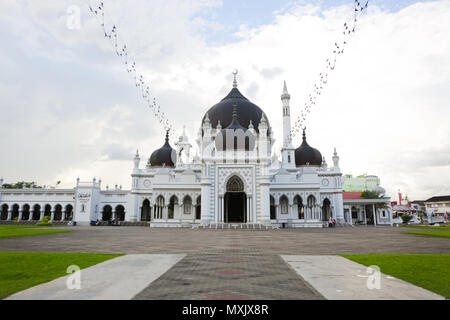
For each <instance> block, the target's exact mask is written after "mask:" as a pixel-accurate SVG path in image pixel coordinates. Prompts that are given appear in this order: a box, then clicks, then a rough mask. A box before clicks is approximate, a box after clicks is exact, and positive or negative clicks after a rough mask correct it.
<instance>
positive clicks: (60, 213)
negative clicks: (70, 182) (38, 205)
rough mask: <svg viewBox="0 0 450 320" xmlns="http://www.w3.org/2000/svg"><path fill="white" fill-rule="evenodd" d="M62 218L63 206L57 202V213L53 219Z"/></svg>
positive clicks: (58, 219)
mask: <svg viewBox="0 0 450 320" xmlns="http://www.w3.org/2000/svg"><path fill="white" fill-rule="evenodd" d="M61 219H62V206H61V205H60V204H57V205H56V206H55V213H54V216H53V220H55V221H60V220H61Z"/></svg>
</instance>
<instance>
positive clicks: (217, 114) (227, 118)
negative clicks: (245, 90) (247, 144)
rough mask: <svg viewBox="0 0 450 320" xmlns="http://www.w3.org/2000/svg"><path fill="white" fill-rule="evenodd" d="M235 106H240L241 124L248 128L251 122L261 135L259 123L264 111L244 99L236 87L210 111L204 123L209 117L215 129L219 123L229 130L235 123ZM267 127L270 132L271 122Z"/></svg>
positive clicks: (238, 113) (238, 112)
mask: <svg viewBox="0 0 450 320" xmlns="http://www.w3.org/2000/svg"><path fill="white" fill-rule="evenodd" d="M235 104H238V106H239V108H238V111H237V115H238V117H239V123H240V124H241V125H242V126H243V127H244V128H248V127H249V125H250V121H251V122H252V124H253V126H254V128H255V131H256V132H258V133H259V122H260V121H261V117H262V115H263V113H264V111H262V110H261V108H260V107H258V106H257V105H256V104H254V103H252V102H250V101H249V100H248V99H247V98H246V97H244V96H243V95H242V93H241V92H240V91H239V90H238V88H237V86H236V85H234V86H233V89H231V91H230V93H229V94H228V95H227V96H226V97H225V98H223V99H222V101H220V102H219V103H218V104H216V105H214V106H213V107H212V108H211V109H209V110H208V112H207V113H206V114H205V116H204V117H203V120H202V123H204V122H205V119H206V116H207V115H208V118H209V121H210V122H211V126H212V128H213V129H216V128H217V125H218V123H219V121H220V124H221V125H222V127H223V128H227V127H228V126H229V125H231V123H232V122H233V119H232V113H233V105H235ZM266 119H267V116H266ZM267 126H268V128H269V130H270V124H269V121H267Z"/></svg>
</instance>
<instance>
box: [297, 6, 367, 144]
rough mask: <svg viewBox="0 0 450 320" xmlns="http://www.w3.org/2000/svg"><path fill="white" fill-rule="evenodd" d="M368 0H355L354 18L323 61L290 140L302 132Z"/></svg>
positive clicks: (347, 24)
mask: <svg viewBox="0 0 450 320" xmlns="http://www.w3.org/2000/svg"><path fill="white" fill-rule="evenodd" d="M369 2H370V0H367V1H366V2H365V4H361V2H359V1H358V0H355V8H354V18H353V21H352V22H350V23H349V22H345V23H344V25H343V31H342V35H343V37H342V39H341V40H340V41H337V42H335V43H334V48H333V52H332V54H331V55H330V57H329V58H328V59H326V61H325V67H324V69H323V71H322V72H321V73H320V74H319V77H318V79H317V81H316V83H315V84H314V88H313V90H312V93H310V94H309V96H308V99H307V101H306V102H305V104H304V107H303V109H302V111H301V113H300V115H299V117H298V118H297V120H296V121H295V122H294V125H293V126H292V130H291V135H290V139H291V140H292V139H293V138H294V137H295V136H296V135H297V134H299V133H301V132H303V130H305V128H306V127H305V122H306V119H307V117H308V115H309V114H310V113H311V109H312V108H313V107H314V106H315V105H316V103H317V99H318V98H319V97H320V95H321V94H322V92H323V89H324V87H325V85H326V84H327V83H328V77H329V75H330V73H331V72H332V71H333V70H334V69H335V68H336V62H337V60H338V57H339V56H341V55H342V54H343V53H344V50H345V48H346V45H347V44H348V40H349V37H350V36H351V35H352V34H354V33H355V31H356V27H357V23H358V21H359V18H360V16H361V15H362V14H363V13H364V12H365V11H366V10H367V8H368V6H369Z"/></svg>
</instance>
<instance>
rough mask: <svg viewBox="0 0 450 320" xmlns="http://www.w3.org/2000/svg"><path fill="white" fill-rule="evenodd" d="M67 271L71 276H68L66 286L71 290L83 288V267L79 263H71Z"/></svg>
mask: <svg viewBox="0 0 450 320" xmlns="http://www.w3.org/2000/svg"><path fill="white" fill-rule="evenodd" d="M67 273H68V274H70V276H68V277H67V280H66V286H67V289H69V290H80V289H81V269H80V267H79V266H77V265H71V266H69V267H68V268H67Z"/></svg>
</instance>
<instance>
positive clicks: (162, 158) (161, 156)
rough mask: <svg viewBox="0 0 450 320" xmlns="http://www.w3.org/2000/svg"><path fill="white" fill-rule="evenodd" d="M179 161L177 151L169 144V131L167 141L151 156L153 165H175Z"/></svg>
mask: <svg viewBox="0 0 450 320" xmlns="http://www.w3.org/2000/svg"><path fill="white" fill-rule="evenodd" d="M176 162H177V152H176V151H175V150H174V149H172V147H171V146H170V144H169V132H167V133H166V143H165V144H164V145H163V146H162V147H161V148H159V149H158V150H155V151H154V152H153V153H152V155H151V156H150V165H151V166H152V167H175V163H176Z"/></svg>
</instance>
